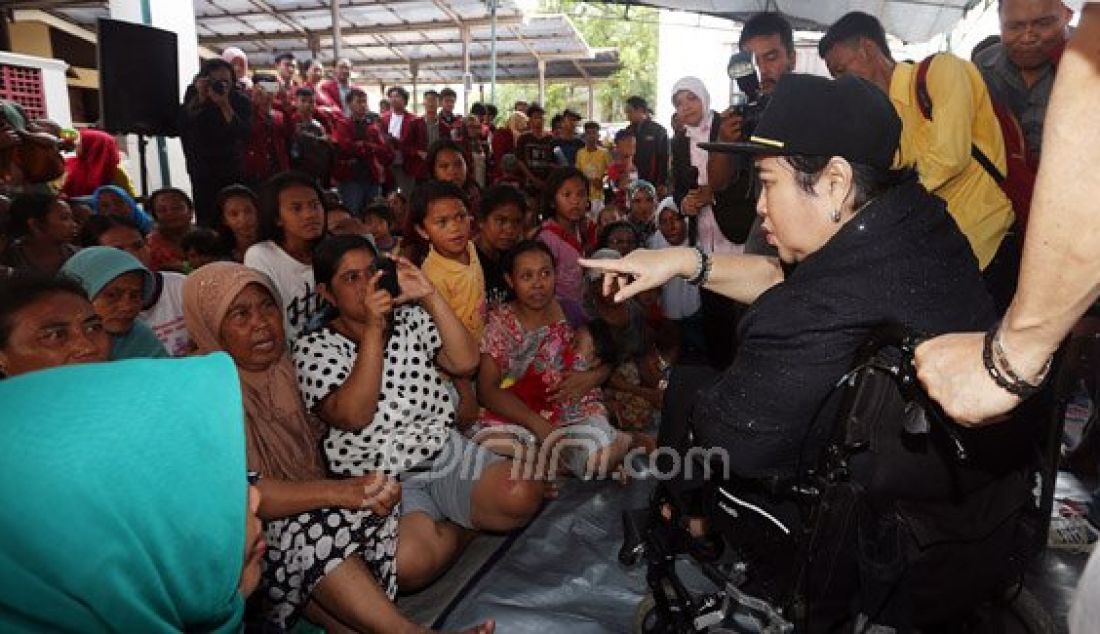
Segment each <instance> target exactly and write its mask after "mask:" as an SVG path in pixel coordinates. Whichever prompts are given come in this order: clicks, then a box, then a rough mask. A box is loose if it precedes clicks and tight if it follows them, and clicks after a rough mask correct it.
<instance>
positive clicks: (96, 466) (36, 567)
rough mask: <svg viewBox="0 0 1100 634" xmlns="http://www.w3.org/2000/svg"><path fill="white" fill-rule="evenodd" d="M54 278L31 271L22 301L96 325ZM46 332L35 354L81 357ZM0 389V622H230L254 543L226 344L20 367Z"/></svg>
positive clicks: (169, 625)
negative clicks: (48, 283)
mask: <svg viewBox="0 0 1100 634" xmlns="http://www.w3.org/2000/svg"><path fill="white" fill-rule="evenodd" d="M61 289H62V286H57V285H55V286H53V287H42V286H39V292H38V295H37V296H38V298H39V299H38V300H36V301H32V302H31V303H29V304H27V303H24V308H23V309H22V310H21V311H20V312H21V313H22V316H24V317H29V318H31V319H32V320H35V321H37V320H38V317H36V316H35V315H36V314H37V313H40V312H41V311H42V310H48V311H52V312H54V314H55V317H56V322H55V323H57V324H63V326H62V325H56V326H45V330H44V332H58V333H60V331H67V332H68V333H69V334H70V335H71V336H73V337H76V338H79V334H78V333H79V332H80V330H81V329H82V328H84V327H85V326H86V324H88V323H92V324H93V327H92V328H91V329H90V331H91V332H95V330H96V329H95V328H94V322H88V321H86V320H87V319H88V317H87V306H86V305H85V306H81V305H80V304H81V300H80V298H79V297H77V296H76V295H75V294H74V292H73V291H72V289H68V290H61ZM29 290H30V289H29V288H28V287H24V293H23V296H24V297H26V296H27V292H28V291H29ZM5 299H7V297H5ZM55 302H56V303H55ZM64 302H68V305H62V303H64ZM83 303H84V304H87V300H83ZM2 305H6V304H4V303H3V302H0V306H2ZM68 309H77V310H83V311H84V313H83V314H84V319H83V320H74V321H69V320H70V316H69V315H68V314H67V313H65V312H63V311H65V310H68ZM38 327H39V328H43V325H42V324H41V323H39V324H38ZM16 328H17V330H21V331H22V330H23V329H24V324H22V323H20V324H17V325H16ZM51 329H52V330H51ZM14 338H16V339H19V340H20V343H16V344H15V345H20V346H21V345H23V344H24V343H26V340H25V339H24V338H23V336H22V335H15V336H14ZM58 338H59V337H56V336H51V337H43V338H39V339H37V344H36V345H37V347H38V349H39V353H38V355H39V360H40V363H39V366H40V367H42V366H47V365H67V364H68V363H70V362H77V361H79V360H80V359H79V358H77V357H69V358H68V360H65V359H63V358H61V357H57V356H56V355H55V352H56V346H57V345H58V344H59V342H58ZM12 344H13V342H12V341H9V342H8V343H7V344H6V345H7V346H8V347H9V348H10V345H12ZM31 345H32V346H33V345H35V344H34V342H31ZM91 347H93V348H95V347H98V348H100V349H101V350H102V348H103V347H102V345H99V344H95V345H92V346H91ZM5 354H6V353H5ZM6 358H7V362H9V363H10V362H11V357H10V356H7V357H6ZM100 360H102V359H100ZM8 369H9V371H11V372H12V373H19V370H17V369H16V368H15V367H13V366H9V368H8ZM21 369H24V370H26V369H29V368H27V367H22V368H21ZM181 385H186V386H187V389H180V386H181ZM135 386H140V390H141V396H140V398H135V395H134V389H135ZM0 402H3V404H4V407H3V408H2V409H0V496H3V500H4V504H2V505H0V533H2V534H3V535H4V548H3V551H2V552H0V568H2V569H3V571H4V577H3V581H0V630H3V631H5V632H35V631H49V632H111V631H113V632H198V631H202V632H226V633H229V632H239V631H241V621H242V617H243V616H244V597H245V596H247V595H248V594H249V593H250V592H252V590H254V589H255V588H256V585H257V583H258V582H259V579H260V560H261V558H262V556H263V549H264V546H263V540H262V530H261V526H260V521H259V519H258V518H257V517H256V508H257V507H258V505H259V503H260V497H259V492H258V491H256V490H255V489H254V488H249V487H248V477H247V472H246V470H245V449H244V433H243V428H242V420H241V400H240V391H239V390H238V389H237V386H236V381H235V372H234V368H233V364H232V362H231V361H230V360H229V358H228V357H226V356H225V355H216V356H211V357H205V358H201V359H187V360H173V361H163V360H158V361H150V360H140V361H125V362H120V363H106V364H105V363H94V364H88V365H74V366H70V367H59V368H54V369H50V370H45V371H41V372H30V373H27V374H24V375H22V376H17V377H15V378H10V379H5V380H3V381H0ZM74 449H75V450H74Z"/></svg>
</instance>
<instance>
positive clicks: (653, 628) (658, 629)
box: [630, 592, 674, 634]
mask: <svg viewBox="0 0 1100 634" xmlns="http://www.w3.org/2000/svg"><path fill="white" fill-rule="evenodd" d="M630 631H631V632H633V633H634V634H674V633H673V632H672V630H671V628H670V627H669V624H667V623H663V622H662V621H661V615H660V614H658V613H657V600H656V599H654V598H653V593H652V592H649V593H647V594H646V595H645V598H644V599H642V602H641V603H639V604H638V607H637V608H635V610H634V627H632V628H631V630H630Z"/></svg>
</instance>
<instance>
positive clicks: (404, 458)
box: [294, 306, 455, 475]
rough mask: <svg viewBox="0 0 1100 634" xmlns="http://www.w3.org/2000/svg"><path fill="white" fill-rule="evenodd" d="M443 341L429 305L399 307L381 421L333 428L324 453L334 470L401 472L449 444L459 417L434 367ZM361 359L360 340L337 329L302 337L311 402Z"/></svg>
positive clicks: (302, 385)
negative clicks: (353, 427)
mask: <svg viewBox="0 0 1100 634" xmlns="http://www.w3.org/2000/svg"><path fill="white" fill-rule="evenodd" d="M441 346H442V340H441V339H440V336H439V330H438V329H437V328H436V326H435V322H433V321H432V318H431V316H430V315H429V314H428V313H427V311H425V310H424V309H423V308H421V307H420V306H401V307H399V308H398V309H397V310H396V311H395V312H394V318H393V332H392V334H391V335H390V337H389V339H388V340H387V342H386V348H385V355H386V358H385V359H384V360H383V362H382V389H381V393H380V394H379V396H378V410H377V412H376V413H375V415H374V420H372V421H371V424H370V425H368V426H367V427H365V428H364V429H362V430H360V431H357V432H351V431H345V430H341V429H335V428H330V429H329V432H328V435H327V436H326V438H325V441H324V450H325V456H326V457H327V458H328V465H329V469H330V470H331V471H332V472H333V473H336V474H340V475H362V474H364V473H366V472H368V471H380V472H383V473H386V474H389V475H396V474H399V473H402V472H404V471H406V470H408V469H410V468H412V467H415V466H417V465H419V464H421V463H424V462H427V461H429V460H431V459H432V458H434V457H435V456H436V455H437V454H438V453H439V452H440V451H441V450H442V449H443V446H444V445H445V444H446V442H447V433H448V430H449V429H450V428H451V427H452V426H453V425H454V416H455V414H454V405H453V403H452V401H451V396H450V395H449V394H448V392H447V389H446V386H445V384H444V381H443V377H442V376H440V374H439V370H438V369H437V368H436V365H435V356H436V354H437V353H438V352H439V349H440V347H441ZM357 356H358V345H357V344H356V342H354V341H351V340H349V339H348V338H347V337H344V336H343V335H341V334H340V333H338V332H336V331H335V330H333V329H331V328H323V329H321V330H318V331H316V332H313V333H310V334H308V335H305V336H303V337H301V338H299V339H298V341H297V342H296V343H295V344H294V366H295V369H296V370H297V374H298V387H299V389H300V390H301V392H302V398H303V400H305V403H306V407H308V408H309V409H311V410H312V409H313V408H314V407H316V406H317V404H318V403H320V402H321V400H323V399H324V398H325V397H326V396H328V395H329V394H331V393H332V391H333V390H335V389H336V388H338V387H339V386H340V385H342V384H343V383H344V381H345V380H346V379H347V377H348V376H349V375H350V374H351V370H352V368H353V367H354V365H355V359H356V357H357Z"/></svg>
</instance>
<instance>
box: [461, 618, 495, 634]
mask: <svg viewBox="0 0 1100 634" xmlns="http://www.w3.org/2000/svg"><path fill="white" fill-rule="evenodd" d="M496 629H497V622H496V621H494V620H493V619H489V620H488V621H485V622H484V623H482V624H480V625H475V626H473V627H471V628H470V629H467V630H462V631H460V632H455V634H493V632H495V631H496Z"/></svg>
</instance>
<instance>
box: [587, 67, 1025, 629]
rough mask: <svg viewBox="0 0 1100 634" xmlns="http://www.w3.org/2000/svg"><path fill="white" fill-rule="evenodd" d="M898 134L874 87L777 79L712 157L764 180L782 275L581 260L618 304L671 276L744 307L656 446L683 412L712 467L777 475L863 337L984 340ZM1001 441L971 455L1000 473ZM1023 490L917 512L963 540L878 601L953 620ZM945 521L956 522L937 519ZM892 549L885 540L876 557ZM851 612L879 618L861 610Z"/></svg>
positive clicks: (969, 265)
mask: <svg viewBox="0 0 1100 634" xmlns="http://www.w3.org/2000/svg"><path fill="white" fill-rule="evenodd" d="M806 103H814V104H815V107H814V108H812V109H806V108H805V107H804V104H806ZM900 135H901V122H900V121H899V120H898V117H897V115H896V114H895V111H894V108H893V106H892V105H891V103H890V101H889V99H888V98H887V97H886V95H885V94H884V93H883V92H882V91H880V90H878V89H876V88H875V87H874V85H873V84H870V83H868V82H864V81H862V80H858V79H855V78H852V77H842V78H841V79H838V80H836V81H829V80H826V79H823V78H820V77H813V76H809V75H798V74H790V75H785V76H784V77H783V79H781V80H780V81H779V84H778V86H777V88H776V90H775V92H774V94H773V96H772V100H771V103H770V104H769V106H768V109H767V111H766V112H765V113H764V114H763V116H762V118H761V120H760V122H759V125H758V126H757V128H756V132H755V135H754V137H753V139H762V140H763V141H761V142H759V143H747V144H737V145H735V146H727V147H732V149H735V150H738V151H745V152H752V153H754V154H756V156H757V158H756V168H757V170H758V174H759V178H760V182H761V183H762V185H763V191H762V194H761V196H760V200H759V203H758V206H757V211H758V213H759V214H760V216H761V217H762V218H763V228H764V231H765V232H766V234H767V239H768V242H769V243H770V244H772V245H774V246H776V247H777V248H778V251H779V257H780V260H781V261H782V263H783V264H785V265H793V268H792V269H791V270H790V272H789V274H788V273H786V272H785V269H784V267H783V266H782V265H781V263H780V261H779V260H775V259H772V258H767V257H763V256H751V255H735V254H723V255H709V254H706V253H704V252H702V251H697V250H694V249H690V248H685V247H676V248H669V249H663V250H660V251H648V250H639V251H635V252H634V253H631V254H630V255H629V256H627V257H626V258H623V259H621V260H601V261H586V262H584V264H585V265H586V266H589V267H592V268H594V269H597V270H601V271H605V272H607V273H609V274H610V275H607V276H605V278H604V281H605V291H608V290H611V289H612V288H614V287H615V286H617V285H616V284H614V283H615V282H616V281H617V280H621V281H624V282H628V283H626V284H625V285H624V286H622V287H621V288H619V289H617V291H616V292H615V299H616V300H617V301H624V300H626V299H627V298H629V297H632V296H633V295H636V294H637V293H638V292H640V291H643V290H645V289H649V288H655V287H657V286H659V285H661V284H664V283H665V282H666V281H667V280H669V279H670V278H672V277H674V276H679V277H682V278H686V279H689V280H691V281H692V282H693V283H695V284H697V285H701V286H703V287H705V288H706V289H708V290H710V291H713V292H716V293H720V294H722V295H724V296H726V297H730V298H733V299H735V300H737V301H739V302H743V303H745V304H750V306H749V309H748V312H747V313H746V314H745V316H744V319H743V320H742V322H741V329H740V333H739V335H740V340H741V347H740V348H739V350H738V353H737V356H736V357H735V359H734V362H733V364H732V365H731V366H730V367H729V368H728V369H727V370H725V371H724V372H722V373H720V374H718V375H717V376H716V377H715V376H713V375H712V376H711V378H710V379H709V380H708V382H707V383H706V387H703V388H701V389H698V390H696V391H692V392H691V393H690V394H685V395H684V398H682V399H672V398H671V396H672V394H671V392H672V390H671V388H670V394H669V396H668V397H666V399H665V404H666V407H665V410H664V412H665V414H666V418H665V420H663V421H662V430H661V441H662V444H664V445H669V446H673V447H677V448H679V449H684V448H685V445H686V444H687V440H686V434H687V420H688V418H689V416H690V417H691V418H692V419H693V420H694V438H695V443H696V444H697V445H700V446H702V447H706V448H713V449H720V450H721V452H720V453H721V454H722V455H723V456H724V457H725V462H726V464H725V465H724V467H726V468H728V469H729V470H732V472H734V473H735V474H736V475H738V476H741V477H747V478H758V477H773V476H778V477H781V478H783V477H791V476H793V475H794V474H795V472H796V470H797V469H798V465H799V464H800V459H801V458H800V456H801V455H803V454H804V455H807V456H816V455H818V454H819V453H820V448H821V447H822V446H823V444H824V442H825V437H826V436H827V435H828V434H827V431H828V430H829V428H830V426H829V425H826V424H822V425H817V426H815V425H814V422H815V421H832V420H835V419H836V412H837V408H838V405H839V404H838V402H837V401H838V400H839V399H828V396H829V395H830V393H831V392H832V390H833V388H834V385H835V384H836V382H837V380H838V379H839V378H840V377H841V376H843V375H844V374H845V373H846V372H847V371H848V370H849V368H850V367H851V365H852V363H853V360H854V358H855V356H856V353H857V351H858V349H859V348H860V346H861V345H862V344H863V342H864V341H866V339H867V337H868V336H869V334H870V333H871V332H872V331H873V329H875V328H876V327H877V326H879V325H881V324H884V323H889V322H893V323H898V324H901V325H903V326H905V327H908V328H910V329H912V330H914V331H917V332H921V333H926V334H936V333H942V332H954V331H977V330H985V329H986V328H987V327H988V326H989V325H990V324H991V323H992V322H993V320H994V319H995V318H996V317H995V313H994V309H993V304H992V302H991V300H990V297H989V294H988V293H987V292H986V291H985V288H984V286H983V284H982V278H981V275H980V273H979V271H978V266H977V261H976V259H975V257H974V254H973V253H972V251H971V249H970V247H969V245H968V244H967V241H966V239H965V238H964V237H963V235H962V234H961V233H960V232H959V230H958V227H957V226H956V224H955V222H954V221H953V220H952V218H951V216H950V215H949V214H948V213H947V210H946V208H945V206H944V203H943V201H942V200H940V199H939V198H936V197H935V196H932V195H930V194H929V193H928V192H927V191H926V190H925V189H924V188H923V187H922V186H921V185H920V183H919V182H918V181H917V178H916V174H915V173H914V172H913V171H912V170H903V171H892V163H893V160H894V154H895V150H896V149H897V147H898V142H899V138H900ZM696 387H697V386H696ZM672 400H676V401H680V402H679V403H678V404H677V403H670V401H672ZM676 405H678V410H679V411H678V410H677V407H674V406H676ZM967 436H968V437H967V438H966V439H965V440H966V441H967V442H970V441H973V442H974V443H976V444H977V445H978V447H972V449H975V450H977V449H981V448H982V447H981V445H983V444H985V443H988V442H989V440H990V439H992V440H993V441H995V442H998V443H1000V442H1001V441H1003V440H1005V439H1004V438H1003V437H998V436H993V437H991V436H990V435H988V432H987V431H985V430H981V431H978V432H976V433H973V434H967ZM1012 445H1013V442H1005V443H1003V444H1002V445H1001V448H1000V449H996V448H994V447H990V446H988V445H986V446H985V447H984V449H985V450H987V451H988V452H989V453H988V454H984V452H981V453H983V455H985V456H989V457H991V456H996V459H997V460H1003V461H1005V462H1008V463H1011V462H1013V461H1016V460H1018V458H1019V456H1020V455H1021V454H1020V452H1019V451H1018V450H1019V447H1014V446H1012ZM972 453H975V451H972ZM978 460H979V461H981V460H982V459H981V458H979V459H978ZM1018 464H1022V462H1021V463H1018ZM995 472H996V473H1004V471H995ZM1024 480H1025V479H1024V478H1022V477H1021V478H1019V479H1018V480H1016V479H994V480H993V481H992V482H991V483H990V484H989V485H988V486H985V487H984V488H982V489H980V490H978V491H977V492H974V493H971V494H969V496H968V497H966V498H964V502H958V501H951V502H948V501H942V502H938V501H929V502H927V503H926V505H924V506H923V507H922V509H923V510H922V511H921V513H922V516H921V520H920V521H921V522H922V526H923V527H924V529H927V530H928V531H929V532H928V533H925V534H926V535H929V534H933V535H934V534H936V533H938V532H939V531H940V530H943V529H944V528H945V527H948V528H947V530H949V531H950V532H951V533H952V536H951V538H950V539H951V540H952V541H951V543H954V544H959V543H962V544H965V545H964V546H962V547H958V546H956V547H955V548H954V549H953V550H951V551H950V555H949V556H948V557H947V561H949V562H950V564H949V565H947V566H946V567H938V566H937V567H936V568H937V571H938V572H939V575H940V576H939V578H936V579H934V580H930V579H927V578H923V577H926V576H927V575H924V574H922V573H921V572H918V570H917V569H913V572H914V574H913V575H912V576H910V577H905V578H902V579H894V580H893V581H892V582H891V583H895V582H896V583H898V584H902V585H901V586H900V589H899V590H898V592H897V593H896V594H894V593H893V591H892V590H891V596H892V597H893V599H892V601H893V600H896V601H897V602H898V603H900V604H907V605H906V606H905V607H903V608H901V609H902V611H904V612H907V613H908V614H910V615H912V616H914V617H915V618H916V619H917V620H918V621H920V623H918V625H926V626H931V627H930V630H929V631H942V630H941V629H939V628H938V627H936V626H935V624H939V623H942V622H943V621H949V620H951V619H952V618H954V617H957V615H958V611H959V610H960V609H965V607H966V603H965V602H966V600H967V599H966V597H969V596H973V595H974V593H976V592H981V591H984V590H985V589H989V588H991V587H992V586H990V585H989V584H990V579H989V576H990V572H991V571H992V570H993V568H991V567H990V562H991V561H998V560H1000V561H1003V560H1004V557H1003V553H1001V554H1000V555H992V556H991V555H990V552H989V551H988V549H986V548H983V547H982V545H983V544H984V543H990V542H982V541H981V540H984V539H986V537H987V536H990V535H992V534H994V533H995V532H997V531H1002V532H999V533H998V535H1003V534H1004V533H1003V531H1005V530H1007V531H1012V530H1015V528H1014V527H1015V524H1016V523H1015V522H1011V521H1008V518H1011V517H1012V516H1013V513H1015V512H1016V511H1017V510H1018V509H1019V508H1022V505H1025V504H1027V503H1028V500H1029V498H1030V496H1029V494H1028V491H1027V485H1026V483H1025V482H1024ZM975 509H980V512H977V513H976V512H975ZM937 513H942V514H941V515H939V516H936V514H937ZM959 517H964V518H965V519H964V521H963V522H961V523H952V522H953V521H954V519H957V518H959ZM949 518H954V519H949ZM880 529H881V533H879V534H888V535H891V536H892V537H891V538H890V539H896V540H899V541H904V540H905V539H907V536H908V533H906V532H905V529H904V528H900V527H898V526H897V525H896V524H895V525H893V526H875V527H872V528H869V529H868V530H872V531H876V530H880ZM940 534H942V533H940ZM953 540H959V541H953ZM967 540H972V541H967ZM897 548H898V546H897V542H895V544H894V546H893V548H892V549H891V550H890V552H891V553H896V552H897ZM933 551H934V552H933V553H932V555H931V556H936V555H935V552H940V556H942V555H943V554H944V552H943V551H936V549H933ZM922 556H923V553H922ZM893 563H894V564H896V563H897V562H896V561H895V562H893ZM941 563H942V562H941ZM883 569H884V570H886V569H889V568H888V565H886V566H884V568H883ZM993 576H995V575H993ZM1004 581H1005V580H1004V579H999V580H996V581H995V583H1003V582H1004ZM924 582H926V583H929V584H930V585H928V586H925V588H930V587H934V588H936V592H934V593H933V595H934V596H929V595H927V594H924V595H922V594H921V591H920V584H921V583H924ZM946 586H950V587H951V588H952V591H950V592H944V588H945V587H946ZM996 587H1001V586H996ZM956 589H957V590H958V591H957V592H956V591H955V590H956ZM861 598H866V595H864V597H861ZM879 607H881V605H880V606H879ZM895 607H897V606H895V605H891V606H890V611H892V610H893V609H894V608H895ZM906 607H907V608H908V609H905V608H906ZM862 608H863V609H864V610H867V612H866V613H867V614H873V615H877V614H879V612H878V609H877V608H876V607H875V606H874V605H870V606H868V605H867V604H865V605H864V606H862ZM890 613H891V612H883V613H882V614H883V615H884V616H885V615H887V614H890ZM883 624H887V625H889V624H892V623H883ZM899 625H908V624H906V623H904V622H902V623H899Z"/></svg>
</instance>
